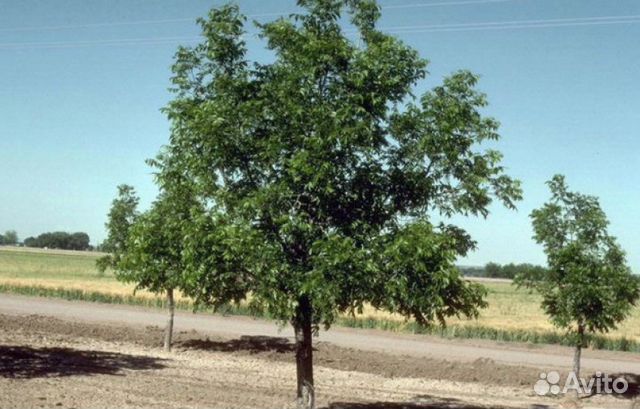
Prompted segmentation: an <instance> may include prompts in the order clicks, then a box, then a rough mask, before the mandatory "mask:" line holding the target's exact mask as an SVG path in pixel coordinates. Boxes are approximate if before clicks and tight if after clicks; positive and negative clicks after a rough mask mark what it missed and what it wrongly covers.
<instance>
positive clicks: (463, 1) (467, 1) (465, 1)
mask: <svg viewBox="0 0 640 409" xmlns="http://www.w3.org/2000/svg"><path fill="white" fill-rule="evenodd" d="M509 1H514V0H458V1H447V2H438V3H415V4H398V5H391V6H382V7H380V8H381V9H383V10H394V9H410V8H422V7H443V6H464V5H474V4H489V3H506V2H509Z"/></svg>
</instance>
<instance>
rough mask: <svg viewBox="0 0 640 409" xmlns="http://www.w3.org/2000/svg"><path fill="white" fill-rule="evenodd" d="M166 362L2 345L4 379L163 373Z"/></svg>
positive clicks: (0, 368) (0, 357) (0, 364)
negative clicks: (123, 371)
mask: <svg viewBox="0 0 640 409" xmlns="http://www.w3.org/2000/svg"><path fill="white" fill-rule="evenodd" d="M161 361H164V360H163V359H159V358H153V357H146V356H136V355H126V354H119V353H113V352H102V351H84V350H77V349H72V348H46V347H42V348H31V347H28V346H7V345H0V378H18V379H31V378H47V377H49V378H51V377H65V376H74V375H84V376H91V375H122V374H120V371H121V370H123V369H130V370H144V369H162V368H164V367H165V365H163V364H162V362H161Z"/></svg>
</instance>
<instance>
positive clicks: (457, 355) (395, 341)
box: [0, 294, 640, 374]
mask: <svg viewBox="0 0 640 409" xmlns="http://www.w3.org/2000/svg"><path fill="white" fill-rule="evenodd" d="M0 313H1V314H13V315H28V314H41V315H48V316H52V317H57V318H61V319H68V320H75V321H80V322H87V323H117V324H128V325H134V326H140V327H144V326H148V325H156V326H162V325H164V322H165V316H164V313H163V312H162V311H159V310H154V309H144V308H139V307H129V306H120V305H108V304H98V303H87V302H78V301H64V300H57V299H48V298H32V297H22V296H14V295H7V294H1V295H0ZM176 329H177V330H183V331H188V330H197V331H198V332H200V333H204V334H216V335H222V336H229V337H238V336H241V335H248V336H259V335H263V336H279V337H287V338H291V337H292V336H293V333H292V330H291V329H290V328H288V327H287V328H284V329H282V330H280V329H279V328H278V326H277V325H275V324H274V323H273V322H269V321H263V320H257V319H251V318H247V317H236V316H232V317H221V316H214V315H209V314H190V313H184V312H180V313H178V314H177V316H176ZM319 341H323V342H328V343H331V344H334V345H337V346H341V347H346V348H355V349H359V350H369V351H378V352H384V353H387V354H398V355H409V356H414V357H428V358H438V359H446V360H451V361H456V362H474V361H477V360H478V359H490V360H492V361H494V362H496V363H500V364H507V365H526V366H531V367H536V368H539V369H541V370H551V369H568V368H571V359H572V352H571V350H570V349H568V348H564V347H557V346H535V347H528V346H524V345H514V344H499V343H496V342H488V341H466V340H460V341H458V340H455V341H452V340H444V339H439V338H436V337H428V336H423V335H411V334H394V333H389V332H384V331H377V330H357V329H348V328H335V329H331V330H329V331H327V332H324V331H323V332H321V334H320V337H319ZM583 367H584V368H585V369H586V370H592V371H596V370H597V371H603V372H608V373H613V372H629V373H638V374H640V354H632V353H617V352H608V351H585V353H584V355H583Z"/></svg>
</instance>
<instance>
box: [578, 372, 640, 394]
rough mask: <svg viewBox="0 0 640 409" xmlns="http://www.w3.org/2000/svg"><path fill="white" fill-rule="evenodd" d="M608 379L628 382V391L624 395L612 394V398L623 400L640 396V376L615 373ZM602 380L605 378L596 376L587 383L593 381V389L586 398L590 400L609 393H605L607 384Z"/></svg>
mask: <svg viewBox="0 0 640 409" xmlns="http://www.w3.org/2000/svg"><path fill="white" fill-rule="evenodd" d="M608 377H609V379H617V378H624V380H626V381H627V385H628V387H627V390H626V391H625V392H624V393H613V394H610V395H611V396H613V397H616V398H622V399H634V398H636V397H638V396H640V375H638V374H634V373H614V374H609V375H608ZM602 378H603V377H602V376H601V377H596V376H595V375H592V376H591V378H590V379H589V380H588V381H587V382H590V381H592V380H593V387H592V388H591V393H589V394H588V395H587V396H585V398H589V397H592V396H595V395H603V394H605V393H607V392H605V388H604V386H605V382H603V381H602ZM598 384H600V387H599V388H598ZM610 388H611V387H610ZM598 391H600V393H598Z"/></svg>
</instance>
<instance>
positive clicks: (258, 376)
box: [0, 315, 631, 409]
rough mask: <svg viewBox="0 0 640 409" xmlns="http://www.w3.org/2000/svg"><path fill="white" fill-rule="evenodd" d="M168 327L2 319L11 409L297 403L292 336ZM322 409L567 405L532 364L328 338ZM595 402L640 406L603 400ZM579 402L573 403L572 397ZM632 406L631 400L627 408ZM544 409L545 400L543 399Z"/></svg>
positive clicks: (320, 368)
mask: <svg viewBox="0 0 640 409" xmlns="http://www.w3.org/2000/svg"><path fill="white" fill-rule="evenodd" d="M161 339H162V331H161V330H160V329H159V328H157V327H148V328H146V329H139V328H135V327H128V326H121V325H105V324H86V323H78V322H72V321H65V320H58V319H55V318H49V317H42V316H35V315H31V316H7V315H0V407H1V408H8V407H20V408H38V407H64V408H98V407H100V408H104V407H118V408H121V407H123V408H211V407H215V408H293V407H295V402H294V400H293V397H294V393H293V391H294V382H295V366H294V364H293V361H294V360H293V352H292V346H291V344H290V343H289V341H288V340H287V339H284V338H273V337H245V338H239V339H224V338H214V337H208V338H207V337H203V336H201V335H200V334H198V333H196V332H195V331H191V332H179V333H177V334H176V338H175V339H176V343H175V348H174V351H173V352H171V353H165V352H163V351H162V350H161V349H160V340H161ZM315 364H316V368H315V369H316V371H315V375H316V388H317V389H316V394H317V402H318V405H319V407H325V408H334V409H401V408H405V409H419V408H443V409H444V408H448V409H482V408H527V407H532V405H545V406H538V407H549V408H550V407H560V406H559V405H560V404H565V403H567V402H563V401H561V400H559V399H551V398H540V397H537V396H535V395H534V394H533V393H532V387H531V386H532V384H533V382H535V380H536V379H537V376H538V373H537V372H536V371H535V370H534V369H531V368H523V367H515V366H505V365H498V364H496V363H494V362H491V361H488V360H479V361H476V362H474V363H472V364H468V363H467V364H464V363H453V362H447V361H438V360H435V359H423V358H420V359H416V358H410V357H403V356H397V355H386V354H384V353H373V352H363V351H359V350H354V349H346V348H339V347H335V346H332V345H330V344H325V343H319V344H318V345H317V349H316V353H315ZM585 402H586V405H585V404H584V403H579V405H584V406H585V407H607V408H619V407H625V408H626V407H629V406H628V405H629V404H630V403H631V402H629V401H611V398H607V397H601V396H597V397H593V398H590V399H589V400H588V401H585ZM569 403H570V402H569ZM620 403H622V404H623V405H624V406H621V405H620ZM533 407H535V406H533Z"/></svg>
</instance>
